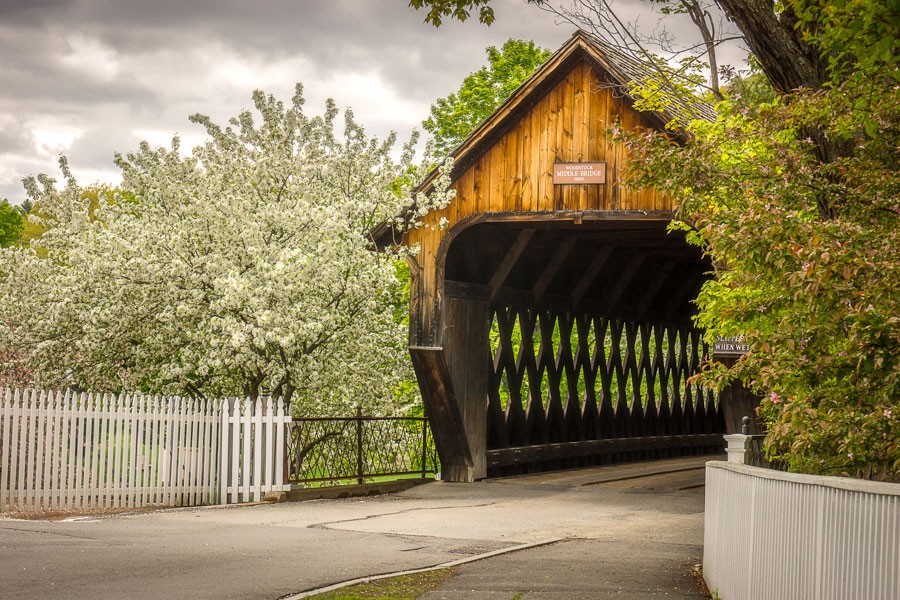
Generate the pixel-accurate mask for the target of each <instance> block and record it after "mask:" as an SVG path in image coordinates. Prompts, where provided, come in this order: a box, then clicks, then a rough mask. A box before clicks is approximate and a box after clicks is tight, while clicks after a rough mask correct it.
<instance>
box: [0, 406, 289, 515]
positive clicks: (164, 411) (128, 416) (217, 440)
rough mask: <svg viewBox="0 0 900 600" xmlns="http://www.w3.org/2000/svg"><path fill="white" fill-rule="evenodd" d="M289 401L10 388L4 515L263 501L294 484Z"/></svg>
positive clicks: (1, 427)
mask: <svg viewBox="0 0 900 600" xmlns="http://www.w3.org/2000/svg"><path fill="white" fill-rule="evenodd" d="M289 420H290V419H289V417H286V416H285V414H284V406H283V404H282V403H281V402H280V401H272V400H268V401H267V402H265V403H264V402H263V401H262V400H258V401H256V402H252V401H250V400H249V399H247V400H225V401H207V400H191V399H186V398H177V397H175V398H161V397H157V396H141V395H131V394H120V395H112V394H76V393H72V392H47V391H36V390H24V391H22V390H9V389H0V512H4V511H19V512H41V511H44V512H46V511H53V510H84V509H107V508H129V507H140V506H154V505H158V506H194V505H203V504H216V503H219V504H224V503H229V502H241V501H249V500H259V499H261V498H262V496H263V495H264V494H265V493H267V492H269V491H282V490H285V489H289V486H286V485H285V484H284V467H283V466H281V465H282V464H283V462H284V431H285V428H286V423H287V422H289Z"/></svg>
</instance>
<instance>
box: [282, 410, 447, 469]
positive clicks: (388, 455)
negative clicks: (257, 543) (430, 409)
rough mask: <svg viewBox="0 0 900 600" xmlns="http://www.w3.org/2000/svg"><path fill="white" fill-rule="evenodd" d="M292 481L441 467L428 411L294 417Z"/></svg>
mask: <svg viewBox="0 0 900 600" xmlns="http://www.w3.org/2000/svg"><path fill="white" fill-rule="evenodd" d="M288 469H289V473H288V478H289V481H290V483H294V484H310V483H326V482H327V483H329V484H331V485H341V484H350V483H365V482H366V481H373V480H377V479H380V478H390V477H399V476H408V475H420V476H421V477H423V478H424V477H427V476H428V474H429V473H434V472H436V471H437V470H438V459H437V453H436V452H435V449H434V442H433V440H432V438H431V435H430V432H429V430H428V421H427V419H425V418H423V417H364V416H362V411H361V410H357V414H356V416H355V417H334V418H332V417H310V418H294V420H293V423H292V424H291V429H290V436H289V440H288Z"/></svg>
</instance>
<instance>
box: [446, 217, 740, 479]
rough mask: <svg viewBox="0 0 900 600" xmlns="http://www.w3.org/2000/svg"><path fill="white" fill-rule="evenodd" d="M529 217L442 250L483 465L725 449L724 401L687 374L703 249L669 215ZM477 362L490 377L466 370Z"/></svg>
mask: <svg viewBox="0 0 900 600" xmlns="http://www.w3.org/2000/svg"><path fill="white" fill-rule="evenodd" d="M522 217H523V215H521V214H519V215H516V218H515V219H514V220H510V221H499V222H488V223H479V224H476V225H472V226H470V227H468V228H466V229H464V230H463V231H461V232H459V233H458V235H456V236H455V238H453V241H452V243H451V244H450V245H449V250H448V251H447V253H446V257H444V258H445V260H444V265H445V281H444V296H445V298H446V301H447V309H448V313H447V323H448V330H447V331H448V336H447V338H446V340H445V348H446V349H447V350H448V351H449V353H450V355H451V368H450V371H451V372H454V371H455V372H457V373H459V374H460V376H459V377H456V378H454V379H455V381H459V382H460V383H462V384H463V389H462V390H458V391H457V393H459V394H461V395H463V396H469V395H472V394H474V395H475V397H476V398H477V397H478V396H481V397H482V398H486V402H487V407H486V413H485V417H486V431H485V432H484V433H485V436H486V447H485V454H486V465H485V466H486V474H487V475H488V476H497V475H504V474H512V473H520V472H527V471H535V470H543V469H558V468H567V467H574V466H582V465H589V464H598V463H605V462H613V461H622V460H632V459H649V458H660V457H668V456H679V455H682V454H690V453H697V452H705V451H711V452H712V451H718V450H720V448H721V446H722V438H721V433H723V432H724V418H723V414H722V412H721V408H720V406H719V404H718V403H717V402H716V399H715V397H714V395H713V394H712V393H711V392H709V391H706V390H702V389H701V388H699V387H698V386H695V385H691V384H690V383H689V382H688V378H689V377H690V376H691V375H693V374H694V373H696V372H697V371H698V370H699V367H700V361H701V360H702V359H703V357H704V355H705V353H706V348H705V347H704V345H703V344H702V342H701V339H700V334H699V332H698V331H696V330H694V329H693V328H692V326H691V316H692V314H693V312H694V311H693V308H694V307H693V304H692V303H691V300H692V299H693V298H695V297H696V294H697V292H698V290H699V288H700V285H701V284H702V282H703V280H704V278H705V277H707V276H708V275H707V274H708V273H709V271H710V269H711V266H710V264H709V263H708V261H706V260H705V259H704V258H703V257H702V255H701V253H700V251H699V250H698V249H697V248H695V247H692V246H690V245H688V244H687V243H686V242H685V240H684V238H683V236H681V235H678V234H672V233H667V231H666V229H667V225H668V219H663V218H659V219H657V218H646V217H644V218H636V219H623V218H622V217H623V215H622V214H621V213H620V214H618V215H616V216H615V217H612V218H599V217H601V215H589V217H591V218H588V219H585V218H584V215H582V220H581V222H580V223H577V224H576V222H575V221H574V220H572V221H563V222H560V221H526V220H524V219H523V218H522ZM438 258H439V260H440V258H442V257H438ZM454 324H456V325H459V326H460V331H459V332H458V333H461V334H462V335H457V334H455V333H454V332H453V331H452V330H453V329H454V327H455V325H454ZM479 329H480V330H483V333H480V334H479V332H478V330H479ZM463 331H464V333H463ZM460 346H464V349H462V348H460ZM479 346H481V348H479ZM476 357H477V358H476ZM453 358H455V360H453ZM478 360H484V361H486V362H487V363H488V364H487V365H486V369H487V373H486V375H487V377H484V378H483V380H484V384H483V385H484V386H486V388H485V389H482V386H479V385H478V384H473V383H472V381H471V378H470V377H468V376H464V375H462V374H463V373H470V374H471V373H472V371H473V370H477V369H478V367H477V365H473V364H471V363H472V362H473V361H478ZM473 387H474V388H476V389H473ZM482 393H483V395H482Z"/></svg>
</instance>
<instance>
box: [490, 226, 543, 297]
mask: <svg viewBox="0 0 900 600" xmlns="http://www.w3.org/2000/svg"><path fill="white" fill-rule="evenodd" d="M534 232H535V230H534V229H523V230H522V231H520V232H519V235H518V236H517V237H516V241H515V242H513V245H512V246H510V248H509V250H507V252H506V256H504V257H503V260H501V261H500V264H499V265H497V270H496V271H494V274H493V275H492V276H491V280H490V281H489V282H488V289H489V293H490V299H491V300H493V299H494V298H496V297H497V292H499V291H500V288H501V287H503V284H504V283H505V282H506V278H507V277H509V274H510V273H511V272H512V270H513V267H515V266H516V263H517V262H518V261H519V257H520V256H522V253H523V252H525V248H527V247H528V242H530V241H531V238H532V237H533V236H534Z"/></svg>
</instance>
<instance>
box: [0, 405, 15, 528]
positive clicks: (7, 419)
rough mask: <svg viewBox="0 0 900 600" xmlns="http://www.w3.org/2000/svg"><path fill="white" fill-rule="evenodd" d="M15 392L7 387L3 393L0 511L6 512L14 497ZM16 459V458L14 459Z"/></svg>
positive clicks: (0, 442) (0, 436)
mask: <svg viewBox="0 0 900 600" xmlns="http://www.w3.org/2000/svg"><path fill="white" fill-rule="evenodd" d="M12 395H13V392H12V390H11V389H10V388H6V390H5V391H4V394H3V400H2V403H3V404H2V407H0V408H2V410H0V512H6V510H7V505H6V504H7V502H8V501H9V500H10V498H12V494H11V492H12V490H10V487H11V486H10V485H9V473H10V471H11V470H12V465H11V464H10V463H11V462H12V461H10V457H9V456H10V443H11V441H12V429H13V420H12V411H13V404H12V402H13V400H12ZM13 460H15V458H14V459H13Z"/></svg>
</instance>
